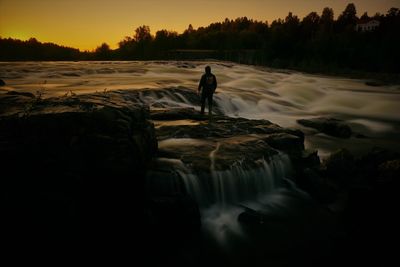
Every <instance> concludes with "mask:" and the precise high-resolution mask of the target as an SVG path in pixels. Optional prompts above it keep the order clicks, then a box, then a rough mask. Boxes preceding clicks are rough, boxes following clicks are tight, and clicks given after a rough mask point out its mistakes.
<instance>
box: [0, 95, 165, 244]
mask: <svg viewBox="0 0 400 267" xmlns="http://www.w3.org/2000/svg"><path fill="white" fill-rule="evenodd" d="M0 103H1V105H0V143H1V146H0V155H1V156H0V157H1V164H2V170H1V171H2V179H1V193H2V202H3V204H4V207H5V214H2V215H3V218H4V220H3V223H4V224H5V225H6V226H5V227H6V228H7V235H8V237H9V238H10V239H14V240H17V239H18V238H23V239H24V240H35V239H38V238H40V239H45V240H46V239H50V240H58V241H60V240H86V241H87V242H90V243H91V244H95V243H96V242H97V241H99V242H100V243H103V242H106V240H112V239H125V238H128V237H131V236H132V230H131V229H132V224H133V223H134V222H135V221H136V220H138V218H142V217H143V215H138V213H134V212H132V210H135V207H137V206H139V207H140V206H143V202H144V201H143V199H144V193H143V188H144V180H145V179H144V177H145V172H146V169H147V167H146V166H147V165H148V164H149V162H150V160H151V158H152V157H153V155H154V154H155V152H156V150H157V140H156V138H155V133H154V127H153V124H152V123H150V122H149V120H148V118H149V111H148V108H147V107H146V106H144V105H139V104H135V103H132V102H129V101H125V100H124V99H122V98H120V97H118V96H115V97H113V95H104V94H94V95H90V96H81V97H63V98H54V99H45V100H43V99H40V98H37V97H33V96H31V95H27V94H22V93H20V94H16V93H8V94H1V95H0ZM141 203H142V204H141ZM136 217H138V218H136ZM135 218H136V219H135ZM99 233H101V234H99ZM96 240H97V241H96Z"/></svg>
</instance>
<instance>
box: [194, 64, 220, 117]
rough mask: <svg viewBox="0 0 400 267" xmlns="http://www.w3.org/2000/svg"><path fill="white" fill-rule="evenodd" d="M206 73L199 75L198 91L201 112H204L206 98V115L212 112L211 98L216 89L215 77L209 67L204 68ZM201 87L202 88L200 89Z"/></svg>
mask: <svg viewBox="0 0 400 267" xmlns="http://www.w3.org/2000/svg"><path fill="white" fill-rule="evenodd" d="M205 71H206V73H205V74H203V76H201V79H200V83H199V88H198V93H199V94H200V91H201V114H204V108H205V105H206V99H207V101H208V115H210V116H211V114H212V101H213V100H212V98H213V94H214V92H215V89H217V78H216V77H215V75H214V74H212V73H211V67H210V66H207V67H206V68H205ZM202 88H203V90H201V89H202Z"/></svg>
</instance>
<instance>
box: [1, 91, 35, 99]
mask: <svg viewBox="0 0 400 267" xmlns="http://www.w3.org/2000/svg"><path fill="white" fill-rule="evenodd" d="M6 94H7V95H20V96H26V97H31V98H33V97H35V95H34V94H32V93H29V92H17V91H8V92H7V93H6Z"/></svg>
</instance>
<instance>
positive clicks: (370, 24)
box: [356, 19, 381, 32]
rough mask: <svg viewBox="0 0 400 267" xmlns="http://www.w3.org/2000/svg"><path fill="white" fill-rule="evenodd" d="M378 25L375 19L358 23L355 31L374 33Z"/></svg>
mask: <svg viewBox="0 0 400 267" xmlns="http://www.w3.org/2000/svg"><path fill="white" fill-rule="evenodd" d="M380 24H381V23H380V22H379V21H378V20H376V19H373V20H370V21H360V22H358V23H357V25H356V31H361V32H370V31H374V30H376V29H377V28H378V27H379V25H380Z"/></svg>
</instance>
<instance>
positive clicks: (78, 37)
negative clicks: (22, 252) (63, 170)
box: [0, 0, 400, 50]
mask: <svg viewBox="0 0 400 267" xmlns="http://www.w3.org/2000/svg"><path fill="white" fill-rule="evenodd" d="M350 2H352V3H354V4H355V5H356V7H357V12H358V15H361V14H362V13H364V12H365V11H367V12H368V14H369V15H373V14H375V13H376V12H380V13H383V14H386V12H387V10H388V9H389V8H390V7H400V0H353V1H351V0H307V1H299V0H245V1H244V0H193V1H191V0H168V1H167V0H0V36H1V37H3V38H5V37H12V38H18V39H23V40H25V39H28V38H30V37H35V38H37V39H38V40H40V41H42V42H54V43H57V44H61V45H66V46H71V47H76V48H79V49H81V50H85V49H88V50H92V49H94V48H96V47H97V46H99V45H100V44H101V43H102V42H106V43H108V44H109V45H110V46H111V47H112V48H116V47H117V43H118V42H119V41H120V40H122V39H123V38H124V37H125V36H132V35H133V32H134V29H135V28H136V27H138V26H140V25H148V26H150V29H151V32H152V34H155V32H156V31H157V30H160V29H167V30H174V31H177V32H179V33H181V32H183V30H184V29H186V28H187V27H188V25H189V24H192V25H193V27H194V28H198V27H200V26H207V25H208V24H210V23H212V22H218V21H223V20H224V19H225V18H229V19H235V18H237V17H243V16H247V17H248V18H252V19H257V20H262V21H266V20H267V21H268V22H272V21H273V20H274V19H277V18H284V17H285V16H286V15H287V14H288V12H289V11H291V12H293V13H294V14H295V15H298V16H299V17H300V18H303V17H304V16H305V15H307V14H308V13H309V12H311V11H317V12H318V13H319V14H320V13H321V11H322V9H323V8H324V7H327V6H328V7H331V8H333V9H334V12H335V16H337V15H338V14H340V13H341V12H342V11H343V10H344V8H345V7H346V5H347V4H348V3H350Z"/></svg>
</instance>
